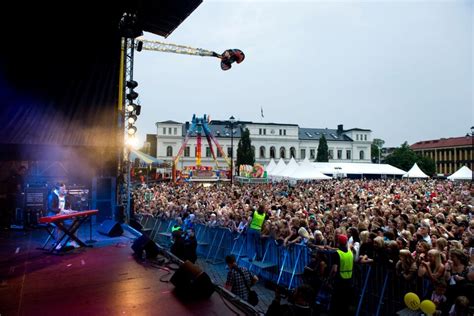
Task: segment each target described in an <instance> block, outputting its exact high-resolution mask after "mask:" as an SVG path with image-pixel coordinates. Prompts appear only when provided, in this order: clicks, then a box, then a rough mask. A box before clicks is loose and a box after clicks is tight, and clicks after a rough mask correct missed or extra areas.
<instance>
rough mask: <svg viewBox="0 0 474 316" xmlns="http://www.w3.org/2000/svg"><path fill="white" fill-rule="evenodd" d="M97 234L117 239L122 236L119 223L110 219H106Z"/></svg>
mask: <svg viewBox="0 0 474 316" xmlns="http://www.w3.org/2000/svg"><path fill="white" fill-rule="evenodd" d="M98 231H99V233H101V234H102V235H107V236H109V237H117V236H121V235H122V234H123V228H122V226H121V225H120V223H118V222H116V221H113V220H111V219H106V220H105V221H103V222H102V224H100V226H99V230H98Z"/></svg>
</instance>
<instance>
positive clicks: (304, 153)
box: [301, 149, 306, 159]
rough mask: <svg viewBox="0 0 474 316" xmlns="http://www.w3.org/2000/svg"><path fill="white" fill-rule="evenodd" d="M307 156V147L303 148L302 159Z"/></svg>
mask: <svg viewBox="0 0 474 316" xmlns="http://www.w3.org/2000/svg"><path fill="white" fill-rule="evenodd" d="M305 158H306V149H301V159H305Z"/></svg>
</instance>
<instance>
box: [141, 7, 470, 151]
mask: <svg viewBox="0 0 474 316" xmlns="http://www.w3.org/2000/svg"><path fill="white" fill-rule="evenodd" d="M473 3H474V1H468V0H459V1H455V0H453V1H408V0H405V1H403V0H397V1H262V0H261V1H259V0H256V1H204V2H203V3H202V4H201V5H200V6H199V7H198V8H197V10H196V11H194V12H193V13H192V14H191V15H190V16H189V17H188V18H187V19H186V20H185V21H184V22H183V23H182V24H181V25H180V26H179V27H178V29H176V30H175V31H174V32H173V33H172V34H171V35H170V36H169V37H168V38H167V39H164V38H161V37H158V36H155V35H152V34H149V33H145V37H146V38H149V39H156V40H161V41H164V42H170V43H176V44H183V45H188V46H193V47H200V48H205V49H209V50H214V51H216V52H223V51H224V50H225V49H228V48H239V49H241V50H243V51H244V53H245V54H246V59H245V61H244V62H243V63H242V64H239V65H234V66H233V68H232V69H230V70H229V71H225V72H224V71H222V70H220V66H219V60H218V59H215V58H208V57H197V56H184V55H174V54H168V53H160V52H148V51H142V52H140V53H137V54H136V58H135V72H134V76H135V79H136V80H137V81H138V83H139V87H138V88H137V92H139V93H140V102H141V104H142V114H141V115H140V117H139V119H138V123H137V127H138V134H139V136H140V138H141V139H142V140H143V139H144V137H145V134H146V133H155V125H154V123H155V122H157V121H163V120H168V119H171V120H176V121H179V122H184V121H186V120H190V119H191V117H192V115H193V113H196V114H197V115H202V114H204V113H206V114H208V115H210V116H211V119H212V118H214V119H227V118H228V117H230V116H231V115H233V116H235V117H236V118H238V119H242V120H252V121H259V122H260V121H263V122H278V123H293V124H299V125H300V127H322V128H324V127H328V128H336V126H337V124H344V127H345V128H353V127H360V128H370V129H372V131H373V136H374V137H377V138H382V139H384V140H385V141H386V146H398V145H400V144H401V143H402V142H404V141H408V142H409V143H410V144H412V143H414V142H416V141H419V140H426V139H434V138H441V137H454V136H463V135H465V134H466V133H467V132H469V131H470V127H471V126H472V125H474V105H473V98H474V93H473V86H474V83H473V72H474V68H473V26H474V19H473V15H474V13H473V12H474V5H473ZM261 107H263V110H264V116H265V117H264V118H263V120H262V118H261V117H260V108H261Z"/></svg>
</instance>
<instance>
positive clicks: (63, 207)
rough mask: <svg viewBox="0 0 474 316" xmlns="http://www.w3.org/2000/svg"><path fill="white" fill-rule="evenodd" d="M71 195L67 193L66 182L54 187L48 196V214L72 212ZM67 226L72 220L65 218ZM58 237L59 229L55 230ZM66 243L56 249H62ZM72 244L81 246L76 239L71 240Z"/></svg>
mask: <svg viewBox="0 0 474 316" xmlns="http://www.w3.org/2000/svg"><path fill="white" fill-rule="evenodd" d="M71 205H72V201H71V196H70V195H68V194H67V189H66V184H64V183H61V184H59V185H58V186H57V187H56V188H54V189H53V190H52V191H51V193H50V195H49V197H48V216H55V215H60V214H61V215H66V214H71V213H72V212H75V211H72V210H71ZM64 225H65V226H70V225H72V220H65V221H64ZM54 235H55V236H56V239H57V238H59V231H58V230H57V229H56V231H55V232H54ZM63 246H64V245H58V246H57V249H56V250H60V249H61V248H62V247H63ZM70 246H73V247H75V248H77V247H79V245H77V243H76V242H75V241H71V242H70Z"/></svg>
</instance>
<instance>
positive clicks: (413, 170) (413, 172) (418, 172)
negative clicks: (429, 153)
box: [403, 162, 429, 178]
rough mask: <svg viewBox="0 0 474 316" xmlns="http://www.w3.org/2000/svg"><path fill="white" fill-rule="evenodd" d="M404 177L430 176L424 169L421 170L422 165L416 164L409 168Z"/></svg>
mask: <svg viewBox="0 0 474 316" xmlns="http://www.w3.org/2000/svg"><path fill="white" fill-rule="evenodd" d="M403 177H404V178H429V177H428V176H427V175H426V174H425V173H424V172H423V171H421V169H420V167H418V165H417V164H416V162H415V164H414V165H413V167H411V169H410V170H408V172H407V173H405V174H404V175H403Z"/></svg>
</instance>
